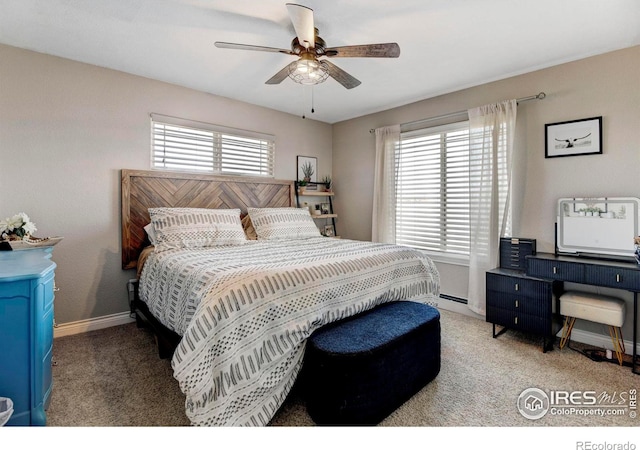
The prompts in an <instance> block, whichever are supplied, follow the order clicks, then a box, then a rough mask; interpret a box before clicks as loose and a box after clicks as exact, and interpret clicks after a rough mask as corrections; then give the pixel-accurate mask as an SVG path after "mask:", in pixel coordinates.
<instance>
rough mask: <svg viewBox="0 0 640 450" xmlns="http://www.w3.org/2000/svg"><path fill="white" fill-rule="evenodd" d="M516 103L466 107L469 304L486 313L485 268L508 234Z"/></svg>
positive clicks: (495, 261) (495, 264)
mask: <svg viewBox="0 0 640 450" xmlns="http://www.w3.org/2000/svg"><path fill="white" fill-rule="evenodd" d="M516 112H517V102H516V101H515V100H508V101H504V102H501V103H497V104H492V105H485V106H481V107H479V108H474V109H470V110H469V128H470V145H469V151H470V169H469V182H470V183H469V187H470V225H471V245H470V249H469V292H468V295H467V299H468V306H469V308H470V309H471V310H472V311H474V312H475V313H477V314H480V315H483V316H484V315H486V295H485V294H486V283H485V280H486V278H485V277H486V272H487V270H490V269H493V268H495V267H498V265H499V256H500V255H499V245H500V237H501V236H506V235H508V234H509V233H511V228H510V226H511V215H512V205H511V204H512V199H513V198H514V197H513V196H512V195H513V192H512V188H513V182H514V173H513V168H514V164H513V160H514V154H513V143H514V135H515V125H516Z"/></svg>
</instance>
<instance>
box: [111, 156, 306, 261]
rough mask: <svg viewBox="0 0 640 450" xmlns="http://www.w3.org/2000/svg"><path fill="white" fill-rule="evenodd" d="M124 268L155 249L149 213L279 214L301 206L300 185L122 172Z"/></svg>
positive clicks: (198, 176) (150, 172)
mask: <svg viewBox="0 0 640 450" xmlns="http://www.w3.org/2000/svg"><path fill="white" fill-rule="evenodd" d="M121 189H122V191H121V195H122V218H121V220H122V268H123V269H134V268H136V266H137V263H138V256H139V255H140V252H141V251H142V250H143V249H144V247H145V246H147V245H149V241H148V240H147V236H146V233H145V231H144V227H145V226H146V225H147V224H148V223H149V222H150V219H149V212H148V208H153V207H160V206H167V207H174V208H175V207H180V208H211V209H221V208H240V209H241V210H242V212H246V211H247V207H255V208H276V207H290V206H294V205H295V191H294V182H293V181H288V180H274V179H271V178H258V177H236V176H222V175H202V174H192V173H180V172H164V171H163V172H160V171H155V170H129V169H122V180H121Z"/></svg>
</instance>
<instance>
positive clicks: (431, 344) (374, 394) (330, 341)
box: [303, 301, 440, 425]
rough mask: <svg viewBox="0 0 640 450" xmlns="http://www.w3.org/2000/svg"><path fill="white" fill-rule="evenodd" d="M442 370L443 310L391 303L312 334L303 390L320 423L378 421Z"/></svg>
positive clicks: (419, 304) (351, 423)
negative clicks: (441, 334)
mask: <svg viewBox="0 0 640 450" xmlns="http://www.w3.org/2000/svg"><path fill="white" fill-rule="evenodd" d="M439 372H440V313H439V312H438V310H437V309H436V308H434V307H432V306H429V305H425V304H422V303H416V302H410V301H401V302H393V303H386V304H383V305H381V306H378V307H376V308H374V309H372V310H370V311H367V312H364V313H362V314H359V315H357V316H354V317H351V318H348V319H345V320H342V321H339V322H336V323H334V324H331V325H328V326H326V327H323V328H321V329H320V330H318V331H316V332H315V333H314V334H312V335H311V337H310V338H309V340H308V342H307V348H306V353H305V361H304V368H303V379H304V381H303V395H304V399H305V401H306V406H307V411H308V413H309V415H310V416H311V418H312V419H313V421H314V422H315V423H317V424H319V425H375V424H377V423H379V422H380V421H382V420H383V419H384V418H385V417H387V416H388V415H389V414H391V413H392V412H393V411H394V410H396V409H397V408H398V407H399V406H400V405H402V404H403V403H404V402H406V401H407V400H408V399H409V398H411V397H412V396H413V395H414V394H415V393H417V392H418V391H419V390H420V389H422V388H423V387H424V386H425V385H426V384H427V383H429V382H430V381H431V380H433V379H434V378H435V377H436V376H437V375H438V373H439Z"/></svg>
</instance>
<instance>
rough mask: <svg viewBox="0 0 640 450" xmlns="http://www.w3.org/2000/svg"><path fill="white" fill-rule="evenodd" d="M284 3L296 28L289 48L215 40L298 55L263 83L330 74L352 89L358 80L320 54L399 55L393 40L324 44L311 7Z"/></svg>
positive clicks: (322, 77) (225, 44)
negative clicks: (345, 44) (338, 45)
mask: <svg viewBox="0 0 640 450" xmlns="http://www.w3.org/2000/svg"><path fill="white" fill-rule="evenodd" d="M286 5H287V9H288V11H289V16H290V18H291V22H292V23H293V28H294V29H295V31H296V37H295V38H293V40H292V41H291V50H287V49H281V48H273V47H262V46H258V45H246V44H234V43H230V42H216V43H215V46H216V47H218V48H229V49H237V50H254V51H260V52H275V53H284V54H286V55H292V56H297V57H298V60H297V61H294V62H292V63H290V64H287V65H286V66H285V67H284V68H283V69H282V70H280V71H279V72H278V73H276V74H275V75H274V76H272V77H271V78H270V79H268V80H267V81H266V84H279V83H281V82H282V81H283V80H284V79H285V78H287V77H290V78H291V79H292V80H294V81H295V82H297V83H301V84H309V85H314V84H319V83H322V82H323V81H325V80H326V79H327V78H328V77H331V78H333V79H335V80H336V81H337V82H338V83H340V84H341V85H343V86H344V87H345V88H347V89H353V88H354V87H356V86H358V85H360V80H358V79H357V78H355V77H353V76H352V75H350V74H348V73H347V72H345V71H344V70H342V69H341V68H339V67H338V66H336V65H335V64H333V63H332V62H330V61H328V60H326V59H320V58H321V57H328V58H397V57H398V56H400V47H399V46H398V44H396V43H388V44H365V45H350V46H344V47H327V46H326V43H325V41H324V40H323V39H322V38H321V37H320V36H319V35H318V29H317V28H316V27H315V26H314V23H313V10H312V9H311V8H308V7H306V6H302V5H297V4H295V3H287V4H286Z"/></svg>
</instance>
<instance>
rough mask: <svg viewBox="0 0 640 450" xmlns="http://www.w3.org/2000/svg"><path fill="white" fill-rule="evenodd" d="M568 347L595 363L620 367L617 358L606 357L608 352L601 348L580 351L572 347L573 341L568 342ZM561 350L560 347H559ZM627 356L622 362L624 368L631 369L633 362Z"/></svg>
mask: <svg viewBox="0 0 640 450" xmlns="http://www.w3.org/2000/svg"><path fill="white" fill-rule="evenodd" d="M566 347H567V348H568V349H570V350H573V351H574V352H577V353H580V354H581V355H583V356H586V357H587V358H589V359H590V360H591V361H595V362H603V361H604V362H608V363H612V364H615V365H616V366H619V365H620V363H619V362H618V360H617V359H616V358H607V356H606V351H605V350H602V349H600V348H585V349H579V348H575V347H572V346H571V340H569V341H567V345H566ZM558 348H560V347H558ZM626 356H627V355H625V357H624V358H623V360H622V366H625V367H631V366H632V365H633V364H632V362H631V361H627V360H626V359H627V358H626Z"/></svg>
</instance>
